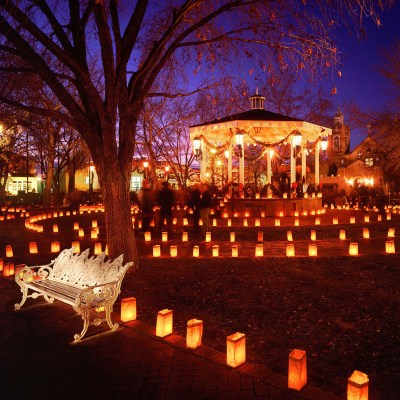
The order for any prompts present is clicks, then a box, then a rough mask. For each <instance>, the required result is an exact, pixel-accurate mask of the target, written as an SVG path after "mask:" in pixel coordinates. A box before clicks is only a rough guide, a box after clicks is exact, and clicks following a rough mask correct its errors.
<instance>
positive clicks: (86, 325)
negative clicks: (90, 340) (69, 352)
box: [74, 310, 90, 343]
mask: <svg viewBox="0 0 400 400" xmlns="http://www.w3.org/2000/svg"><path fill="white" fill-rule="evenodd" d="M89 318H90V311H89V310H84V311H83V312H82V319H83V329H82V332H81V333H77V334H75V335H74V343H78V342H80V341H81V339H82V338H83V337H84V336H85V334H86V332H87V330H88V328H89V323H90V320H89Z"/></svg>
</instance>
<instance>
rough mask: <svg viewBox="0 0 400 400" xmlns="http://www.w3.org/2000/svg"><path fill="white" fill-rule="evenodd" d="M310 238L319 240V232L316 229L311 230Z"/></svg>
mask: <svg viewBox="0 0 400 400" xmlns="http://www.w3.org/2000/svg"><path fill="white" fill-rule="evenodd" d="M310 240H312V241H315V240H317V232H316V231H314V230H311V233H310Z"/></svg>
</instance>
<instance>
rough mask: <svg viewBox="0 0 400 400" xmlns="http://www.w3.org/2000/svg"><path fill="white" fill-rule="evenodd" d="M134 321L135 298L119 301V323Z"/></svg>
mask: <svg viewBox="0 0 400 400" xmlns="http://www.w3.org/2000/svg"><path fill="white" fill-rule="evenodd" d="M135 320H136V298H135V297H127V298H125V299H122V300H121V321H122V322H128V321H135Z"/></svg>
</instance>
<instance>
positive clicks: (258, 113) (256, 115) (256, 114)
mask: <svg viewBox="0 0 400 400" xmlns="http://www.w3.org/2000/svg"><path fill="white" fill-rule="evenodd" d="M229 121H300V120H299V119H297V118H293V117H288V116H287V115H282V114H277V113H274V112H272V111H267V110H263V109H254V110H248V111H245V112H241V113H238V114H233V115H229V116H227V117H222V118H217V119H214V120H212V121H207V122H203V123H202V124H197V125H192V126H191V127H190V128H194V127H196V126H205V125H213V124H220V123H223V122H229Z"/></svg>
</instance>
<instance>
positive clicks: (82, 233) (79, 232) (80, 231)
mask: <svg viewBox="0 0 400 400" xmlns="http://www.w3.org/2000/svg"><path fill="white" fill-rule="evenodd" d="M78 236H79V237H84V236H85V233H84V232H83V229H82V228H79V229H78Z"/></svg>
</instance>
